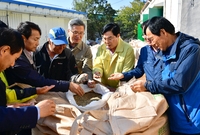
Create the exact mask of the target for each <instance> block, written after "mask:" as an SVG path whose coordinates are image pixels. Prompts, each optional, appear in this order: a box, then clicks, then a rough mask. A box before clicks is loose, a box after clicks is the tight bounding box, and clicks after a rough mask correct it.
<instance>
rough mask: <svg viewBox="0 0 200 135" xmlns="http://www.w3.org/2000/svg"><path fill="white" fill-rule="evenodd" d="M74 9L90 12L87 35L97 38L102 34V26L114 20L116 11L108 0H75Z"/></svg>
mask: <svg viewBox="0 0 200 135" xmlns="http://www.w3.org/2000/svg"><path fill="white" fill-rule="evenodd" d="M73 6H74V9H75V10H77V11H82V12H86V13H87V14H88V22H87V24H88V25H87V35H88V38H89V39H93V40H95V38H96V37H100V36H101V32H102V28H103V26H104V25H105V24H106V23H109V22H114V16H115V14H116V11H115V10H114V9H113V8H112V7H111V5H110V4H109V3H108V1H107V0H74V1H73Z"/></svg>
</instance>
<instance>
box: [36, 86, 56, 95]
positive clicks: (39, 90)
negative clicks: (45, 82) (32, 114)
mask: <svg viewBox="0 0 200 135" xmlns="http://www.w3.org/2000/svg"><path fill="white" fill-rule="evenodd" d="M53 87H55V85H50V86H44V87H37V88H36V93H37V94H44V93H46V92H48V91H49V90H50V89H52V88H53Z"/></svg>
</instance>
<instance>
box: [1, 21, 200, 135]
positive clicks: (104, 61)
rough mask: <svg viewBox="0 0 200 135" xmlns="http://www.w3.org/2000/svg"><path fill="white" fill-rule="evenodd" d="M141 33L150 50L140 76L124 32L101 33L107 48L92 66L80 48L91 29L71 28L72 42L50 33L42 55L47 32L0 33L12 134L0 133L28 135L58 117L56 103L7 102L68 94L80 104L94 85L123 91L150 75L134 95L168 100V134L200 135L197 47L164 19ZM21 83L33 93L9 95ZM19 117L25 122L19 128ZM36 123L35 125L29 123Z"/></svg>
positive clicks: (22, 28) (27, 25) (5, 113)
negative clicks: (123, 86) (14, 104)
mask: <svg viewBox="0 0 200 135" xmlns="http://www.w3.org/2000/svg"><path fill="white" fill-rule="evenodd" d="M143 32H144V37H145V40H146V41H147V43H148V45H147V46H145V47H143V48H142V49H141V53H140V57H139V60H138V63H137V66H136V67H135V68H134V67H133V66H134V62H135V61H134V60H135V58H134V51H133V48H132V47H131V46H130V45H129V44H128V43H126V42H124V41H123V40H122V39H121V38H120V28H119V26H118V25H117V24H116V23H109V24H106V25H105V26H104V27H103V30H102V40H103V42H102V44H101V45H100V46H99V48H98V51H97V54H96V57H95V59H94V63H93V60H92V53H91V50H90V47H89V46H87V45H86V44H85V43H84V42H83V41H82V38H83V35H84V33H85V24H84V23H83V22H82V21H81V20H80V19H72V20H70V21H69V24H68V31H67V33H68V36H69V37H67V36H66V32H65V30H64V29H63V28H61V27H55V28H52V29H50V31H49V39H48V41H47V42H46V43H45V44H44V45H43V46H39V47H38V45H39V39H40V37H41V30H40V28H39V26H38V25H37V24H35V23H33V22H22V23H20V25H19V26H18V28H17V31H15V30H13V29H11V28H1V30H0V69H1V70H0V71H1V72H2V74H1V80H2V81H0V83H1V85H0V87H1V90H0V92H1V93H2V94H1V95H0V96H1V99H0V101H1V103H0V104H1V106H2V107H0V114H1V116H2V118H1V119H2V121H1V122H0V127H5V125H8V127H6V128H0V132H7V133H8V132H9V133H15V132H17V131H19V130H20V129H22V128H26V129H30V128H32V127H34V126H35V124H36V122H37V120H38V119H39V118H40V117H45V116H48V115H52V114H53V113H54V111H55V104H54V103H53V102H52V101H50V100H44V101H41V102H40V103H38V104H36V106H28V107H20V108H12V107H7V108H6V105H7V103H8V101H7V99H12V98H14V99H12V100H10V102H11V101H12V102H13V101H21V102H24V101H25V100H23V99H26V98H27V100H28V99H30V98H29V97H30V96H34V95H35V94H43V93H45V92H47V91H49V90H50V91H62V92H67V91H68V89H69V90H70V91H72V92H74V93H76V94H78V95H80V96H82V95H83V94H84V91H83V89H82V88H81V87H80V85H79V83H85V84H87V85H88V87H95V81H94V79H95V78H97V79H98V78H100V79H101V83H102V84H104V85H106V86H108V87H112V88H117V87H118V84H119V81H120V80H126V81H127V80H129V79H130V78H132V77H136V78H139V77H141V76H142V75H143V74H146V80H137V81H136V82H134V83H133V84H132V85H131V88H132V90H133V91H134V92H146V91H149V92H151V93H153V94H155V93H161V94H163V95H164V96H165V97H166V99H167V102H168V104H169V110H168V117H169V125H170V134H171V135H187V134H190V135H195V134H200V124H199V123H200V122H199V121H200V115H199V112H200V111H199V105H200V103H199V102H198V99H199V98H200V93H199V92H198V90H199V89H200V85H199V83H200V73H199V69H200V61H199V59H200V42H199V40H198V39H195V38H193V37H191V36H188V35H186V34H184V33H181V32H177V33H175V28H174V26H173V25H172V24H171V23H170V22H169V21H168V20H167V19H166V18H164V17H153V18H151V19H149V20H148V21H146V22H145V23H144V25H143ZM21 35H22V36H21ZM8 59H9V61H8ZM15 60H16V62H15ZM6 68H8V69H6ZM133 68H134V69H133ZM5 69H6V70H5ZM4 70H5V71H4ZM3 71H4V72H3ZM16 82H21V83H26V84H29V85H31V86H34V87H33V88H27V89H24V90H21V89H19V88H13V89H12V90H10V89H8V88H7V87H6V85H11V84H13V83H16ZM11 91H12V92H11ZM13 91H14V92H13ZM5 92H6V93H5ZM6 96H7V97H9V98H7V99H6ZM12 102H11V103H12ZM44 104H45V106H44ZM22 105H26V104H22ZM19 106H21V104H19ZM1 110H2V111H1ZM29 110H30V111H31V112H30V111H29ZM11 115H12V116H11ZM13 115H15V118H16V119H18V120H19V121H20V122H18V121H15V120H16V119H15V120H13V119H12V117H13ZM23 117H24V118H23ZM30 117H31V120H29V119H27V118H30ZM22 131H23V130H22ZM26 133H27V132H26ZM18 134H23V132H19V133H18Z"/></svg>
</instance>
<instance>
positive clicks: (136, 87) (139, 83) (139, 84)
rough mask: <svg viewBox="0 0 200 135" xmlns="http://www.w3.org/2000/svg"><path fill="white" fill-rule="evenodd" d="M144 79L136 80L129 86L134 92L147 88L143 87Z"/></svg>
mask: <svg viewBox="0 0 200 135" xmlns="http://www.w3.org/2000/svg"><path fill="white" fill-rule="evenodd" d="M145 82H146V81H145V80H137V81H135V82H134V83H133V84H132V85H131V86H130V87H131V89H132V90H133V91H134V92H144V91H147V89H146V88H145V87H144V84H145Z"/></svg>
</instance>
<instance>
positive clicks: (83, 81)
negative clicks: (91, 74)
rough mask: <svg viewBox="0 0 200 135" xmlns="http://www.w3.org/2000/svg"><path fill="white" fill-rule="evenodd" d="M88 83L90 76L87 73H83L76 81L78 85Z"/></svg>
mask: <svg viewBox="0 0 200 135" xmlns="http://www.w3.org/2000/svg"><path fill="white" fill-rule="evenodd" d="M86 81H88V74H86V73H82V74H81V75H80V76H79V77H78V79H77V80H76V82H77V83H85V82H86Z"/></svg>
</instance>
